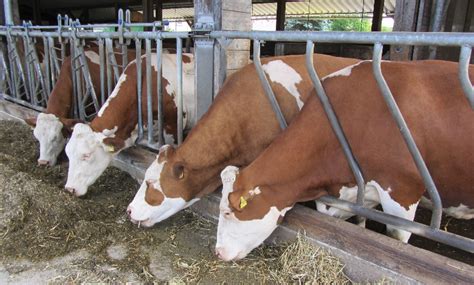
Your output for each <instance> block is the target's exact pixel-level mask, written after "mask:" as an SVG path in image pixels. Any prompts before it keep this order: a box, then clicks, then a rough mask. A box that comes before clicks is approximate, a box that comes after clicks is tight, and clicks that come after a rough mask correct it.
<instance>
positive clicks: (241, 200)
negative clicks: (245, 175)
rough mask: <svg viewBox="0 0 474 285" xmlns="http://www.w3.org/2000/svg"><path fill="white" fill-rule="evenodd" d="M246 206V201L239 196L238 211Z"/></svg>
mask: <svg viewBox="0 0 474 285" xmlns="http://www.w3.org/2000/svg"><path fill="white" fill-rule="evenodd" d="M245 206H247V200H245V198H244V197H243V196H240V209H243V208H245Z"/></svg>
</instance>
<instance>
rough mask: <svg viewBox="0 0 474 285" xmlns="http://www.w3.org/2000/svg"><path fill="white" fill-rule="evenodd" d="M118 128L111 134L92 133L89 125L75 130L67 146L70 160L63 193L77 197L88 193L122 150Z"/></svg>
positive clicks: (77, 126)
mask: <svg viewBox="0 0 474 285" xmlns="http://www.w3.org/2000/svg"><path fill="white" fill-rule="evenodd" d="M116 131H117V127H115V128H114V129H112V130H107V129H105V130H103V131H102V132H94V131H93V130H92V128H91V127H90V126H89V125H86V124H77V125H76V126H74V129H73V132H72V136H71V139H70V140H69V142H68V144H67V145H66V155H67V156H68V158H69V169H68V173H67V182H66V186H65V188H66V190H68V191H69V192H71V193H73V194H74V195H76V196H82V195H84V194H86V193H87V188H88V187H89V186H90V185H92V183H94V182H95V181H96V180H97V178H99V176H100V175H101V174H102V172H104V170H105V169H106V168H107V166H108V165H109V163H110V161H111V160H112V158H113V156H114V155H115V154H116V153H118V151H120V150H121V149H122V148H123V147H124V146H125V142H124V141H123V140H122V139H119V138H116V137H115V132H116Z"/></svg>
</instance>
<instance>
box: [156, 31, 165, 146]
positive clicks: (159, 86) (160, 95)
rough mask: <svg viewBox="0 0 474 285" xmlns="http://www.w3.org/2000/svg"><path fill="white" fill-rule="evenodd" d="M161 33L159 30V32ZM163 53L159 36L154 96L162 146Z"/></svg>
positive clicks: (159, 140) (163, 142)
mask: <svg viewBox="0 0 474 285" xmlns="http://www.w3.org/2000/svg"><path fill="white" fill-rule="evenodd" d="M160 35H161V32H160ZM162 54H163V40H162V39H161V38H158V39H156V96H157V98H156V99H157V104H158V144H159V146H162V145H164V144H165V138H164V136H163V125H164V124H163V123H164V122H163V120H164V118H165V116H164V114H163V89H162V81H161V80H162V79H161V64H162V58H161V57H162Z"/></svg>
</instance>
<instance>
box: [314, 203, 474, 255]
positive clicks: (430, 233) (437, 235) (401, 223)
mask: <svg viewBox="0 0 474 285" xmlns="http://www.w3.org/2000/svg"><path fill="white" fill-rule="evenodd" d="M318 201H320V202H323V203H324V204H326V205H329V206H331V207H335V208H338V209H341V210H344V211H347V212H351V213H354V214H356V215H361V216H364V217H367V218H368V219H370V220H373V221H377V222H380V223H383V224H390V225H393V226H395V227H398V228H400V229H404V230H407V231H409V232H412V233H414V234H416V235H420V236H424V237H427V238H429V239H432V240H435V241H438V242H441V243H445V244H449V245H452V246H454V247H456V248H460V249H463V250H465V251H468V252H471V253H474V241H473V240H472V239H469V238H465V237H462V236H459V235H455V234H452V233H449V232H445V231H442V230H439V229H433V228H431V227H429V226H426V225H423V224H420V223H416V222H412V221H408V220H405V219H402V218H399V217H396V216H392V215H389V214H385V213H382V212H380V211H377V210H374V209H367V208H364V207H363V206H360V205H357V204H354V203H351V202H347V201H343V200H340V199H337V198H335V197H332V196H323V197H321V198H319V199H318Z"/></svg>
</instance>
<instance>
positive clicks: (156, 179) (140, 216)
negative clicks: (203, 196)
mask: <svg viewBox="0 0 474 285" xmlns="http://www.w3.org/2000/svg"><path fill="white" fill-rule="evenodd" d="M163 147H168V146H167V145H165V146H163ZM157 158H158V156H157ZM165 163H166V161H163V162H162V163H158V161H157V159H155V160H154V161H153V163H152V164H151V165H150V167H148V169H147V170H146V172H145V179H144V181H143V182H142V184H141V185H140V189H138V192H137V194H135V197H134V198H133V201H132V202H131V203H130V204H129V205H128V208H127V209H128V210H129V211H130V218H131V220H132V222H134V223H139V224H140V225H142V226H145V227H151V226H153V225H154V224H156V223H159V222H161V221H163V220H165V219H167V218H169V217H170V216H172V215H174V214H176V213H177V212H179V211H181V210H183V209H185V208H187V207H189V206H191V205H192V204H194V203H196V202H197V201H199V199H198V198H196V199H193V200H191V201H189V202H186V200H184V199H183V198H168V197H166V195H165V194H164V193H163V190H162V188H161V185H160V175H161V171H162V170H163V167H164V165H165ZM146 181H153V187H154V188H155V189H156V190H158V191H160V192H161V193H162V194H163V196H164V197H165V198H164V200H163V202H162V203H161V204H160V205H158V206H152V205H150V204H148V203H147V202H146V201H145V193H146V189H147V184H146Z"/></svg>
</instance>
